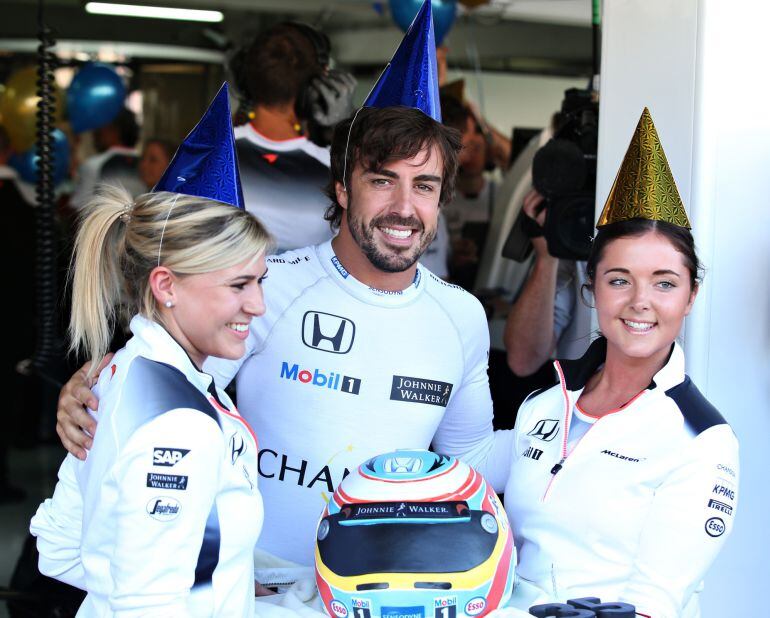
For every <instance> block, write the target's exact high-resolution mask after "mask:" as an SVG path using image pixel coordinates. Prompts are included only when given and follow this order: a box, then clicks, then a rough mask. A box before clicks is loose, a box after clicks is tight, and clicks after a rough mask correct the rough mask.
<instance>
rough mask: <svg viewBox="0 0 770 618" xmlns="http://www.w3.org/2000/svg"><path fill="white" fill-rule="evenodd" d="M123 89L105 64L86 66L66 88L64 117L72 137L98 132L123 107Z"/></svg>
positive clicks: (118, 76)
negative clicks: (94, 130) (86, 132)
mask: <svg viewBox="0 0 770 618" xmlns="http://www.w3.org/2000/svg"><path fill="white" fill-rule="evenodd" d="M125 98H126V87H125V86H124V85H123V80H122V79H120V75H118V74H117V73H116V72H115V69H113V68H112V67H111V66H110V65H108V64H101V63H99V62H97V63H93V64H86V65H85V66H83V68H82V69H80V70H79V71H78V72H77V75H75V77H74V78H73V79H72V83H71V84H70V87H69V88H67V116H68V117H69V121H70V124H71V125H72V130H73V131H75V133H82V132H83V131H90V130H91V129H98V128H99V127H103V126H104V125H106V124H108V123H109V122H110V121H112V119H113V118H115V116H117V115H118V112H119V111H120V110H121V108H122V107H123V99H125Z"/></svg>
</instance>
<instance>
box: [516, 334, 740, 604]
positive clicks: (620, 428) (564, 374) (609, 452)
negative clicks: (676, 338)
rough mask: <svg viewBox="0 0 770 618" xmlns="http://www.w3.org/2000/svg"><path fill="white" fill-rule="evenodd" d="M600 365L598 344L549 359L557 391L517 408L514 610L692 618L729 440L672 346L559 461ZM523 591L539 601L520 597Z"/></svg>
mask: <svg viewBox="0 0 770 618" xmlns="http://www.w3.org/2000/svg"><path fill="white" fill-rule="evenodd" d="M605 355H606V340H605V339H603V338H602V339H598V340H597V341H595V342H594V343H593V344H592V345H591V347H590V348H589V350H588V351H587V352H586V354H585V356H584V357H583V358H581V359H578V360H575V361H563V362H561V363H560V362H558V361H557V362H556V363H555V366H556V370H557V372H558V376H559V383H558V384H557V385H556V386H554V387H552V388H550V389H548V390H546V391H544V392H540V393H536V394H534V395H532V396H530V398H529V399H528V400H527V401H525V402H524V404H522V407H521V409H520V410H519V415H518V418H517V420H516V427H515V429H514V433H515V438H514V445H513V456H512V463H511V467H510V475H509V479H508V483H507V486H506V488H505V508H506V511H507V513H508V517H509V518H510V520H511V523H512V528H513V531H514V535H515V539H516V545H517V549H518V554H519V566H518V569H517V574H518V577H519V578H520V580H521V581H522V584H523V585H522V586H521V587H520V588H519V594H518V600H517V598H514V600H513V605H514V606H516V607H520V608H522V609H526V606H528V605H529V604H532V603H533V602H543V601H548V600H554V601H562V602H563V601H566V600H567V599H570V598H579V597H585V596H596V597H600V598H601V599H602V600H605V601H625V602H628V603H633V604H634V605H635V606H636V608H637V614H638V615H639V616H654V617H655V618H674V617H679V616H682V617H691V616H698V615H699V609H698V595H697V594H696V593H697V592H698V590H699V588H700V586H701V582H702V579H703V576H704V575H705V573H706V571H707V569H708V568H709V565H711V563H712V562H713V561H714V560H715V559H716V557H717V554H718V552H719V550H720V549H721V547H722V545H723V544H724V542H725V539H726V538H727V536H728V535H729V533H730V531H731V529H732V525H733V517H734V515H735V508H736V505H737V498H738V495H737V494H738V442H737V439H736V437H735V435H734V434H733V432H732V430H731V429H730V427H729V426H728V425H727V424H726V422H725V420H724V419H723V418H722V417H721V416H720V414H719V412H717V410H716V409H715V408H714V407H713V406H711V404H709V402H708V401H706V399H705V398H704V397H703V396H702V395H701V394H700V392H699V391H698V390H697V388H696V387H695V385H694V384H693V383H692V382H691V381H690V379H689V378H688V377H687V376H685V374H684V354H683V352H682V350H681V348H680V347H679V346H678V345H677V344H674V346H673V349H672V353H671V356H670V358H669V360H668V362H667V364H666V365H665V366H664V367H663V368H662V369H661V370H660V372H658V373H657V374H656V375H655V377H654V379H653V382H652V384H651V385H650V387H649V388H648V389H647V390H645V391H643V392H642V393H641V394H640V395H639V396H637V397H636V398H635V399H633V400H632V401H631V402H629V403H628V404H626V406H624V407H623V408H621V409H620V410H619V411H617V412H615V413H613V414H609V415H606V416H604V417H602V418H600V419H599V420H597V421H596V422H595V423H594V424H593V426H591V428H590V429H589V430H588V432H587V433H586V434H585V435H584V436H583V437H582V438H581V439H580V440H579V442H577V444H575V445H574V447H573V448H572V451H571V452H569V453H567V452H566V436H567V434H568V432H569V422H570V419H571V418H572V415H573V407H574V404H575V402H576V401H577V399H578V397H579V396H580V393H581V392H582V390H583V387H584V386H585V383H586V381H587V380H588V378H589V377H590V376H591V375H592V374H593V373H594V372H595V371H596V369H598V367H599V365H600V364H601V363H603V362H604V358H605ZM559 464H560V465H561V469H559V470H558V472H556V473H555V474H554V472H553V470H554V466H557V465H559ZM533 587H534V588H536V589H537V590H539V591H540V593H539V596H537V597H533V596H529V597H526V591H527V590H528V589H532V588H533ZM514 596H515V597H516V596H517V595H516V593H514ZM525 597H526V598H525Z"/></svg>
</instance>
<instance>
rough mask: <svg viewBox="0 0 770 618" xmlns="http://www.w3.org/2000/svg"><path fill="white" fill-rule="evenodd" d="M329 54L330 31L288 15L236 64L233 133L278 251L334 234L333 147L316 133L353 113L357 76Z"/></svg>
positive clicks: (257, 208) (250, 200) (255, 204)
mask: <svg viewBox="0 0 770 618" xmlns="http://www.w3.org/2000/svg"><path fill="white" fill-rule="evenodd" d="M329 54H330V44H329V40H328V38H327V37H326V35H324V34H323V33H321V32H319V31H318V30H316V29H315V28H312V27H310V26H308V25H306V24H301V23H297V22H288V23H281V24H277V25H276V26H273V27H272V28H270V29H268V30H266V31H264V32H262V33H260V34H259V35H257V36H256V37H255V38H254V39H253V40H251V41H249V42H248V43H247V44H246V45H244V46H243V47H242V48H241V49H240V50H239V52H238V53H236V55H235V56H234V57H233V59H232V61H231V64H230V69H231V72H232V73H233V75H234V78H235V83H236V85H237V87H238V90H239V92H240V93H241V95H242V98H243V101H242V103H241V109H240V111H239V118H240V120H241V121H243V124H241V125H240V126H237V127H236V128H235V137H236V144H237V149H238V161H239V165H240V171H241V179H242V181H243V191H244V197H245V200H246V208H247V209H248V210H249V211H250V212H252V213H253V214H254V215H256V216H257V217H259V220H260V221H262V223H263V224H264V225H265V227H267V229H268V231H270V233H271V234H272V235H273V237H274V238H275V240H276V244H277V248H278V250H279V251H283V250H288V249H296V248H299V247H304V246H306V245H312V244H317V243H320V242H323V241H325V240H328V239H329V238H331V236H332V231H331V230H330V228H329V225H328V223H327V222H326V221H325V220H324V218H323V215H324V210H325V209H326V206H327V200H326V197H325V196H324V194H323V186H324V185H325V184H326V180H327V177H328V174H329V150H328V148H326V145H325V143H324V144H320V145H319V144H317V143H314V142H313V141H311V139H310V137H315V134H318V133H321V132H322V131H319V130H315V129H316V128H317V127H321V128H322V129H324V128H325V129H328V128H329V127H333V126H334V124H336V122H338V121H339V120H342V119H343V118H346V117H347V116H348V115H349V114H350V112H351V111H352V96H353V90H354V88H355V83H356V82H355V80H354V79H353V77H352V76H351V75H350V74H348V73H345V72H342V71H337V70H331V69H330V68H329V62H330V57H329ZM311 134H313V135H311Z"/></svg>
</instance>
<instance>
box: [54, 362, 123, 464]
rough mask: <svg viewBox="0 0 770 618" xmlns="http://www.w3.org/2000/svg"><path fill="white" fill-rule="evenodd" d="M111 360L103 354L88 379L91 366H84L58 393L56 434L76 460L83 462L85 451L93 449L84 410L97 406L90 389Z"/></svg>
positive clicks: (90, 423) (91, 424)
mask: <svg viewBox="0 0 770 618" xmlns="http://www.w3.org/2000/svg"><path fill="white" fill-rule="evenodd" d="M111 360H112V354H107V355H106V356H105V357H104V358H103V359H102V362H101V363H99V367H97V370H96V372H94V375H93V376H91V377H89V376H88V370H89V368H90V367H91V363H90V362H88V363H86V364H85V365H83V366H82V367H81V368H80V369H79V370H78V371H77V372H76V373H75V375H73V376H72V377H71V378H70V380H69V382H67V383H66V384H65V385H64V387H63V388H62V390H61V392H60V393H59V403H58V406H57V408H56V433H57V434H59V439H60V440H61V443H62V444H63V445H64V448H66V449H67V450H68V451H69V452H70V453H72V454H73V455H74V456H75V457H77V458H78V459H82V460H85V458H86V451H87V449H90V448H91V447H92V446H93V442H94V441H93V435H94V434H95V433H96V421H95V420H94V419H93V417H92V416H91V415H90V414H89V413H88V411H87V410H86V407H88V408H91V409H92V410H96V409H97V408H98V406H99V400H98V399H97V398H96V397H95V396H94V394H93V393H92V392H91V387H92V386H93V385H94V384H96V380H97V379H98V376H99V373H100V372H101V370H102V369H104V368H105V367H106V366H107V364H108V363H109V362H110V361H111Z"/></svg>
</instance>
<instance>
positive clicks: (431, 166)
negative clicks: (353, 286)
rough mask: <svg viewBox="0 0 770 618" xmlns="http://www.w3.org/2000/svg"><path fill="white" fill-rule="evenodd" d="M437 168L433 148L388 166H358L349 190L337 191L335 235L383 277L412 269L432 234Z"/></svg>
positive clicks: (439, 168)
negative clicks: (348, 239) (340, 212)
mask: <svg viewBox="0 0 770 618" xmlns="http://www.w3.org/2000/svg"><path fill="white" fill-rule="evenodd" d="M442 165H443V163H442V160H441V155H440V154H439V151H438V148H437V147H435V146H433V147H430V148H425V149H423V150H421V151H420V152H419V153H417V155H416V156H414V157H412V158H410V159H401V160H396V161H388V162H386V163H384V164H383V166H382V168H381V169H378V170H366V169H364V168H363V167H362V166H361V165H360V164H359V165H357V166H356V168H355V169H354V170H353V173H352V174H351V176H350V187H349V189H350V190H349V191H345V190H344V188H343V187H342V185H341V184H339V183H338V186H337V199H338V202H339V203H340V205H341V206H342V207H343V208H344V209H345V211H346V212H345V216H344V217H343V221H342V224H341V226H340V234H341V235H343V234H347V233H349V234H350V235H351V236H352V238H353V239H354V241H355V243H356V245H358V247H359V249H360V250H361V252H362V253H363V254H364V255H365V256H366V258H367V259H368V261H369V262H370V263H371V264H372V265H373V266H374V267H375V268H376V269H378V270H380V271H383V272H387V273H398V272H403V271H405V270H407V269H409V268H410V267H412V266H413V265H414V264H415V263H416V262H417V260H418V259H419V258H420V256H421V255H422V254H423V253H424V252H425V250H426V249H427V248H428V245H430V243H431V241H432V240H433V237H434V236H435V234H436V225H437V220H438V210H439V196H440V193H441V175H442V173H443V167H442Z"/></svg>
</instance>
